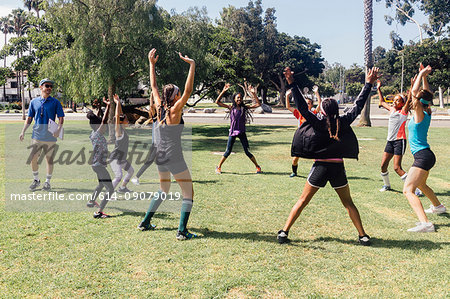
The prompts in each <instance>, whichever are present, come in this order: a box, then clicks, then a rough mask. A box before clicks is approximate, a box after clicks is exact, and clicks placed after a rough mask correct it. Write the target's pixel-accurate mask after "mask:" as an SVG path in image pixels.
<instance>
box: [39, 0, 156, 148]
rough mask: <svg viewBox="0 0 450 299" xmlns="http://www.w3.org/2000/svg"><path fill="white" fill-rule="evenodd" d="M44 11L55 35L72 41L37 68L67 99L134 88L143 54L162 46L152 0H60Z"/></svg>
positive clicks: (144, 63)
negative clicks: (70, 0) (55, 84)
mask: <svg viewBox="0 0 450 299" xmlns="http://www.w3.org/2000/svg"><path fill="white" fill-rule="evenodd" d="M46 15H48V17H49V23H50V25H51V27H53V28H54V30H55V31H56V32H57V33H59V34H61V35H63V36H67V37H70V38H71V39H72V40H73V42H71V44H70V47H67V48H65V49H62V50H60V51H58V52H57V53H56V54H54V55H52V56H51V57H50V58H47V59H45V60H44V61H43V63H42V67H41V73H42V74H46V75H48V76H51V77H52V78H54V79H55V80H56V82H57V84H58V86H59V88H60V89H61V90H62V91H63V92H64V95H65V97H66V98H70V99H71V100H74V101H76V102H83V101H85V100H86V99H89V98H92V97H93V96H98V95H102V94H103V95H104V94H105V93H107V94H108V97H109V98H110V99H112V98H113V95H114V93H116V92H117V91H118V88H121V87H122V88H126V87H128V88H129V86H131V85H133V86H136V85H137V82H138V80H139V77H140V76H141V77H148V72H147V69H148V68H147V67H146V66H147V65H148V61H147V53H148V51H149V49H151V48H152V47H155V48H158V47H159V46H160V44H161V42H160V38H159V36H160V35H161V34H163V33H162V32H161V33H160V32H159V30H160V28H161V26H162V22H163V20H162V18H161V14H160V10H159V9H158V8H157V7H156V5H155V1H144V0H123V1H114V0H86V1H74V2H73V3H71V2H67V1H63V0H58V1H56V2H54V3H52V5H50V6H49V8H48V10H47V11H46ZM111 109H114V105H112V107H111ZM112 117H113V114H111V115H110V117H109V122H110V123H111V122H112ZM113 135H114V134H110V141H112V140H111V137H112V136H113Z"/></svg>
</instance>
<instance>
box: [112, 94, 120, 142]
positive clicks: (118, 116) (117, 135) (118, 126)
mask: <svg viewBox="0 0 450 299" xmlns="http://www.w3.org/2000/svg"><path fill="white" fill-rule="evenodd" d="M114 103H116V113H115V116H116V122H115V126H114V127H115V130H116V138H120V137H122V130H121V128H120V116H121V115H122V104H121V103H120V99H119V96H118V95H117V94H115V95H114Z"/></svg>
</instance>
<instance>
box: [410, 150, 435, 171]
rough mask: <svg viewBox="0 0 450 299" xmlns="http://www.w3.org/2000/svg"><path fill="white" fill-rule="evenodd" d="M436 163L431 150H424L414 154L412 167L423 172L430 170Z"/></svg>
mask: <svg viewBox="0 0 450 299" xmlns="http://www.w3.org/2000/svg"><path fill="white" fill-rule="evenodd" d="M435 163H436V156H435V155H434V153H433V152H432V151H431V149H429V148H426V149H423V150H420V151H418V152H417V153H415V154H414V163H413V165H412V167H417V168H421V169H423V170H426V171H428V170H430V169H431V168H432V167H433V166H434V164H435Z"/></svg>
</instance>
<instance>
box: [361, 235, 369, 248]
mask: <svg viewBox="0 0 450 299" xmlns="http://www.w3.org/2000/svg"><path fill="white" fill-rule="evenodd" d="M358 239H359V243H360V244H361V245H363V246H370V245H371V244H372V243H370V237H369V236H368V235H364V236H358Z"/></svg>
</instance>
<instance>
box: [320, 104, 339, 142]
mask: <svg viewBox="0 0 450 299" xmlns="http://www.w3.org/2000/svg"><path fill="white" fill-rule="evenodd" d="M321 111H322V114H323V115H324V116H325V117H326V120H327V129H328V133H329V134H330V138H332V139H334V140H337V141H340V140H339V137H338V135H339V105H338V103H337V101H336V100H335V99H325V100H323V101H322V103H321ZM333 132H334V134H333Z"/></svg>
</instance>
